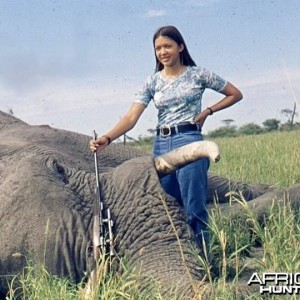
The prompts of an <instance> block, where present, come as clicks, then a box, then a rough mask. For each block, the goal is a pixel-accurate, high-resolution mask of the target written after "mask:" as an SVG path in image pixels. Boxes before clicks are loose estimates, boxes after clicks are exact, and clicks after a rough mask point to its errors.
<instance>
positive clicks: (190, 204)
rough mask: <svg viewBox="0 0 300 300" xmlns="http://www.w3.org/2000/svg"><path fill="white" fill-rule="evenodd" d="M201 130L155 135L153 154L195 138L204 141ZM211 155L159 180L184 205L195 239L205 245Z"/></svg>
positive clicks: (156, 154) (184, 143)
mask: <svg viewBox="0 0 300 300" xmlns="http://www.w3.org/2000/svg"><path fill="white" fill-rule="evenodd" d="M202 140H203V136H202V134H201V133H200V132H199V131H188V132H185V133H177V134H174V135H171V136H167V137H162V136H156V137H155V139H154V146H153V155H154V157H157V156H159V155H161V154H164V153H166V152H169V151H171V150H173V149H176V148H178V147H181V146H184V145H187V144H190V143H192V142H196V141H202ZM208 168H209V159H207V158H203V159H200V160H198V161H195V162H193V163H191V164H188V165H186V166H183V167H180V168H179V169H178V170H177V171H175V172H173V173H171V174H168V175H162V176H160V183H161V185H162V187H163V188H164V190H165V192H166V193H167V194H169V195H171V196H173V197H174V198H176V199H177V200H178V202H179V203H180V204H181V205H182V206H183V208H184V210H185V213H186V219H187V223H188V224H189V225H190V226H191V227H192V229H193V231H194V233H195V235H196V242H197V243H198V244H199V245H202V237H203V238H204V240H205V242H206V243H208V239H209V236H208V231H207V209H206V200H207V171H208Z"/></svg>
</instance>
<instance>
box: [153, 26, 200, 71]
mask: <svg viewBox="0 0 300 300" xmlns="http://www.w3.org/2000/svg"><path fill="white" fill-rule="evenodd" d="M159 36H165V37H168V38H169V39H172V40H173V41H175V42H176V43H177V44H178V45H179V46H180V45H181V44H182V45H183V46H184V47H183V50H182V51H181V52H180V61H181V63H182V64H183V65H185V66H196V63H195V62H194V61H193V59H192V57H191V56H190V53H189V51H188V49H187V46H186V44H185V42H184V39H183V37H182V35H181V33H180V32H179V30H178V29H177V28H176V27H174V26H163V27H160V28H159V29H158V30H157V31H156V32H155V34H154V36H153V47H155V40H156V39H157V38H158V37H159ZM155 59H156V67H155V71H156V72H158V71H161V70H162V69H163V68H164V66H163V64H162V63H161V62H160V61H159V60H158V59H157V57H156V55H155Z"/></svg>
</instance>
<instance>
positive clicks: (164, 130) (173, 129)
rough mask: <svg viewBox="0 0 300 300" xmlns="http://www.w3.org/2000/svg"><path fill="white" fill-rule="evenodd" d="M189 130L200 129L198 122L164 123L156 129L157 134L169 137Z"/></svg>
mask: <svg viewBox="0 0 300 300" xmlns="http://www.w3.org/2000/svg"><path fill="white" fill-rule="evenodd" d="M187 131H200V127H199V125H198V124H191V123H186V124H178V125H172V126H169V125H163V126H160V127H159V128H157V129H156V134H157V135H160V136H162V137H167V136H170V135H173V134H176V133H184V132H187Z"/></svg>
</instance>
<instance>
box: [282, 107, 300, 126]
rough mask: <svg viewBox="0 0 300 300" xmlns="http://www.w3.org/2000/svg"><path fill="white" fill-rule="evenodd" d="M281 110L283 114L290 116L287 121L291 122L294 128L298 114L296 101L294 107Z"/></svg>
mask: <svg viewBox="0 0 300 300" xmlns="http://www.w3.org/2000/svg"><path fill="white" fill-rule="evenodd" d="M280 112H281V114H283V115H285V116H286V117H287V118H288V120H287V123H289V124H290V127H291V129H293V124H294V118H295V116H298V114H297V113H296V102H294V108H293V109H289V108H285V109H282V110H281V111H280Z"/></svg>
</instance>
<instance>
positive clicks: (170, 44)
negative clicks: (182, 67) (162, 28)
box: [154, 36, 184, 67]
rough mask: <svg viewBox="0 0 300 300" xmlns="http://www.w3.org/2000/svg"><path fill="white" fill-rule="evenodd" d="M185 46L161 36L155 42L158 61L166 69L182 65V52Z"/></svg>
mask: <svg viewBox="0 0 300 300" xmlns="http://www.w3.org/2000/svg"><path fill="white" fill-rule="evenodd" d="M183 47H184V46H183V45H182V44H181V45H178V44H177V43H176V42H175V41H174V40H172V39H170V38H168V37H165V36H159V37H158V38H157V39H156V40H155V42H154V49H155V54H156V57H157V59H158V60H159V62H160V63H162V64H163V66H164V67H172V66H176V65H179V64H180V52H181V51H182V50H183Z"/></svg>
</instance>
